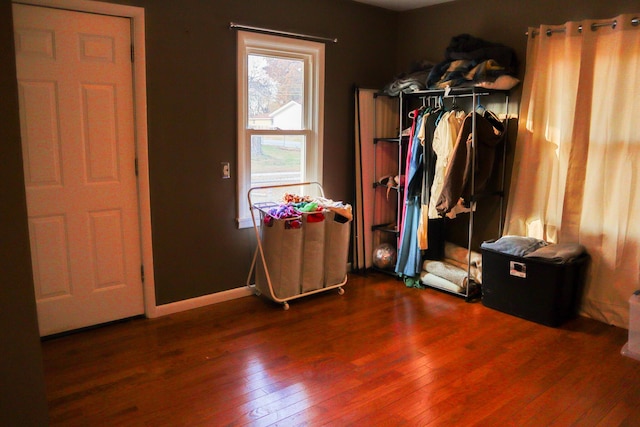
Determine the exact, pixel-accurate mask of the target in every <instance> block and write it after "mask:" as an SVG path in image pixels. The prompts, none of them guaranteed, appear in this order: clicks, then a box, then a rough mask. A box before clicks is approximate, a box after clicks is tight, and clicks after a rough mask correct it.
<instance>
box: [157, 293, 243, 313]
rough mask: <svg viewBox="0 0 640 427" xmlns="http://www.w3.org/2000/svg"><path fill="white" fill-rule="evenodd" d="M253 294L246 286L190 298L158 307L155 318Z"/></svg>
mask: <svg viewBox="0 0 640 427" xmlns="http://www.w3.org/2000/svg"><path fill="white" fill-rule="evenodd" d="M252 294H253V292H252V291H251V289H249V288H248V287H246V286H243V287H241V288H236V289H230V290H228V291H223V292H216V293H215V294H209V295H203V296H201V297H197V298H190V299H187V300H182V301H178V302H172V303H169V304H163V305H159V306H156V309H155V313H154V316H153V317H161V316H166V315H168V314H173V313H179V312H181V311H186V310H191V309H194V308H200V307H205V306H207V305H211V304H217V303H219V302H224V301H229V300H232V299H237V298H243V297H246V296H249V295H252Z"/></svg>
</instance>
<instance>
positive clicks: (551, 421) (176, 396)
mask: <svg viewBox="0 0 640 427" xmlns="http://www.w3.org/2000/svg"><path fill="white" fill-rule="evenodd" d="M345 291H346V292H345V294H344V295H342V296H339V295H338V294H337V292H336V291H329V292H325V293H322V294H318V295H315V296H309V297H305V298H302V299H298V300H295V301H292V302H291V308H290V310H288V311H284V310H282V308H280V306H278V305H275V304H273V303H272V302H270V301H268V300H265V299H263V298H258V297H247V298H242V299H238V300H234V301H228V302H224V303H220V304H216V305H213V306H209V307H204V308H200V309H195V310H191V311H188V312H183V313H179V314H175V315H171V316H166V317H162V318H159V319H136V320H131V321H127V322H123V323H119V324H113V325H110V326H106V327H103V328H99V329H95V330H90V331H85V332H81V333H77V334H73V335H69V336H66V337H61V338H56V339H53V340H50V341H45V342H43V352H44V364H45V376H46V385H47V390H48V391H47V395H48V401H49V405H50V418H51V425H59V426H129V425H130V426H227V425H231V426H235V425H252V426H270V425H278V426H289V425H294V426H303V425H308V426H318V425H339V426H347V425H353V426H396V425H407V426H470V425H480V426H548V425H553V426H571V425H576V426H607V427H608V426H618V425H626V426H638V425H640V362H638V361H636V360H634V359H630V358H627V357H625V356H622V355H621V354H620V350H621V348H622V346H623V345H624V344H625V343H626V341H627V337H628V335H627V331H626V330H625V329H620V328H616V327H612V326H608V325H605V324H602V323H599V322H596V321H593V320H590V319H586V318H578V319H575V320H572V321H570V322H568V323H567V324H565V325H563V326H562V327H561V328H550V327H547V326H542V325H538V324H536V323H532V322H529V321H526V320H522V319H519V318H516V317H512V316H509V315H507V314H503V313H500V312H498V311H495V310H492V309H489V308H486V307H484V306H483V305H482V304H481V303H466V302H464V300H462V299H459V298H457V297H454V296H451V295H448V294H443V293H440V292H437V291H434V290H418V289H410V288H407V287H405V286H404V284H403V283H402V282H401V281H398V280H396V279H394V278H391V277H389V276H385V275H380V274H371V275H369V276H367V277H363V276H358V275H353V276H351V277H350V278H349V282H348V283H347V285H346V286H345Z"/></svg>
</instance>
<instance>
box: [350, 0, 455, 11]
mask: <svg viewBox="0 0 640 427" xmlns="http://www.w3.org/2000/svg"><path fill="white" fill-rule="evenodd" d="M355 1H357V2H358V3H366V4H370V5H372V6H378V7H382V8H385V9H390V10H396V11H399V12H400V11H405V10H412V9H418V8H421V7H426V6H433V5H434V4H438V3H447V2H450V1H454V0H355Z"/></svg>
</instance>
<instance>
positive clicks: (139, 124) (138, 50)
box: [13, 0, 157, 317]
mask: <svg viewBox="0 0 640 427" xmlns="http://www.w3.org/2000/svg"><path fill="white" fill-rule="evenodd" d="M13 3H19V4H27V5H33V6H45V7H51V8H55V9H64V10H72V11H78V12H88V13H97V14H101V15H109V16H118V17H122V18H129V19H130V20H131V42H132V43H133V52H134V55H135V56H134V62H133V98H134V99H133V102H134V120H135V144H136V147H135V149H136V158H137V161H138V205H139V206H138V210H139V215H140V248H141V251H142V254H141V255H142V265H143V268H144V281H143V291H144V307H145V310H144V311H145V315H146V316H147V317H157V312H156V292H155V282H154V276H153V250H152V240H151V199H150V190H149V151H148V140H147V81H146V63H145V58H146V56H145V39H144V8H141V7H135V6H125V5H120V4H114V3H103V2H98V1H92V0H13Z"/></svg>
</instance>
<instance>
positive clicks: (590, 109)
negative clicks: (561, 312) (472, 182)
mask: <svg viewBox="0 0 640 427" xmlns="http://www.w3.org/2000/svg"><path fill="white" fill-rule="evenodd" d="M528 34H529V36H528V37H529V40H528V45H527V71H526V75H525V79H524V83H523V93H522V100H521V110H520V119H519V129H518V139H517V147H516V153H515V160H514V162H515V163H514V168H513V170H514V174H513V178H512V185H511V189H510V197H509V206H508V208H507V217H506V226H505V234H513V235H521V236H531V237H537V238H541V239H545V240H547V241H549V242H558V243H560V242H580V243H582V244H584V245H585V246H586V247H587V250H588V251H589V253H590V255H591V257H592V261H591V266H590V270H589V275H588V278H587V283H586V288H585V292H584V295H583V299H582V305H581V310H582V314H585V315H587V316H589V317H592V318H595V319H598V320H600V321H603V322H606V323H609V324H614V325H617V326H621V327H625V328H627V327H628V325H629V302H628V301H629V297H630V296H631V294H632V293H633V292H634V291H635V290H636V289H640V280H639V278H640V26H639V25H638V15H620V16H617V17H615V18H613V19H608V20H606V21H583V22H568V23H566V24H565V25H563V26H541V27H540V28H536V29H533V28H530V29H529V33H528Z"/></svg>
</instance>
